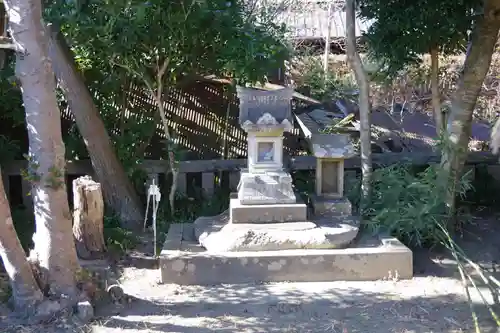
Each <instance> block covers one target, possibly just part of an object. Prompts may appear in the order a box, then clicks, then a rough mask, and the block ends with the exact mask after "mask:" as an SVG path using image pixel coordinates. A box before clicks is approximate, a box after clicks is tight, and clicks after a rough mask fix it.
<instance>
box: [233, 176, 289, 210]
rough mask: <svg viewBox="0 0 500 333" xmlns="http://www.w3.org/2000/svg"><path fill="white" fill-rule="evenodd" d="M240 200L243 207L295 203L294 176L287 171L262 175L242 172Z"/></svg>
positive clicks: (239, 191)
mask: <svg viewBox="0 0 500 333" xmlns="http://www.w3.org/2000/svg"><path fill="white" fill-rule="evenodd" d="M238 198H239V199H240V203H241V204H243V205H271V204H280V203H284V204H286V203H290V204H291V203H295V201H296V197H295V193H294V192H293V184H292V176H291V175H290V174H289V173H288V172H285V171H273V172H265V173H262V174H255V173H249V172H242V173H241V178H240V184H239V190H238Z"/></svg>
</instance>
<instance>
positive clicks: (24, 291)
mask: <svg viewBox="0 0 500 333" xmlns="http://www.w3.org/2000/svg"><path fill="white" fill-rule="evenodd" d="M0 258H2V261H3V265H4V266H5V270H6V271H7V275H8V276H9V280H10V285H11V287H12V295H13V300H14V307H15V309H16V310H29V309H32V308H34V307H35V306H36V305H37V303H39V302H40V301H42V299H43V295H42V292H41V291H40V288H39V287H38V284H37V282H36V280H35V277H34V276H33V271H32V270H31V266H30V264H29V262H28V259H27V258H26V254H25V253H24V250H23V247H22V245H21V242H20V241H19V238H18V237H17V233H16V230H15V229H14V224H13V222H12V216H11V213H10V207H9V202H8V200H7V196H6V194H5V189H4V186H3V181H2V177H0Z"/></svg>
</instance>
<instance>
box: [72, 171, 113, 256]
mask: <svg viewBox="0 0 500 333" xmlns="http://www.w3.org/2000/svg"><path fill="white" fill-rule="evenodd" d="M73 205H74V209H73V219H74V222H73V236H74V238H75V245H76V251H77V253H78V257H79V258H81V259H98V258H102V255H103V254H104V252H105V251H106V244H105V242H104V234H103V232H104V225H103V224H104V200H103V198H102V191H101V184H99V183H97V182H95V181H93V180H92V178H91V177H90V176H84V177H80V178H77V179H75V180H73Z"/></svg>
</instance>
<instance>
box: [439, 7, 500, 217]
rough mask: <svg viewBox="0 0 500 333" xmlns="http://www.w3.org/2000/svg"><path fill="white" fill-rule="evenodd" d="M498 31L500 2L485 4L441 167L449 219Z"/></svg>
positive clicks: (453, 109)
mask: <svg viewBox="0 0 500 333" xmlns="http://www.w3.org/2000/svg"><path fill="white" fill-rule="evenodd" d="M499 29H500V0H486V1H485V3H484V16H483V17H482V18H480V19H479V21H478V23H477V26H476V29H474V32H473V36H472V40H471V47H470V49H469V52H468V56H467V58H466V59H465V63H464V70H463V73H462V76H461V78H460V81H459V83H458V87H457V90H456V91H455V93H454V95H453V98H452V103H451V112H450V114H449V116H448V119H447V138H448V140H447V146H446V147H445V149H444V150H443V156H442V159H441V165H442V167H443V171H444V176H445V177H446V178H445V182H446V183H445V184H446V186H447V197H446V204H447V206H448V213H449V214H450V216H453V215H454V214H455V199H456V190H457V185H458V182H459V179H460V175H461V174H462V169H463V166H464V162H465V158H466V156H467V151H468V144H469V138H470V133H471V126H472V125H471V123H472V116H473V112H474V107H475V105H476V101H477V98H478V96H479V93H480V91H481V87H482V84H483V81H484V78H485V76H486V74H487V73H488V70H489V68H490V64H491V58H492V55H493V52H494V49H495V43H496V41H497V39H498V31H499Z"/></svg>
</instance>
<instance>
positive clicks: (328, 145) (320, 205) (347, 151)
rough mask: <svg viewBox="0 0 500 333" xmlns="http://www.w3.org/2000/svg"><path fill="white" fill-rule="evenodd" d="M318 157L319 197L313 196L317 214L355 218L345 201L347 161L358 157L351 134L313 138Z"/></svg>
mask: <svg viewBox="0 0 500 333" xmlns="http://www.w3.org/2000/svg"><path fill="white" fill-rule="evenodd" d="M309 143H310V147H311V150H312V153H313V155H314V156H315V157H316V184H315V188H316V193H315V194H314V195H312V196H311V201H312V205H313V208H314V212H315V213H317V214H318V213H324V212H326V211H330V212H335V213H338V214H340V215H343V214H351V211H352V208H351V203H350V202H349V200H348V199H347V198H345V197H344V160H345V159H348V158H351V157H353V156H354V155H355V154H356V153H355V151H354V146H353V145H352V143H351V141H350V138H349V135H348V134H319V133H318V134H313V135H312V136H311V138H310V139H309Z"/></svg>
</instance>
